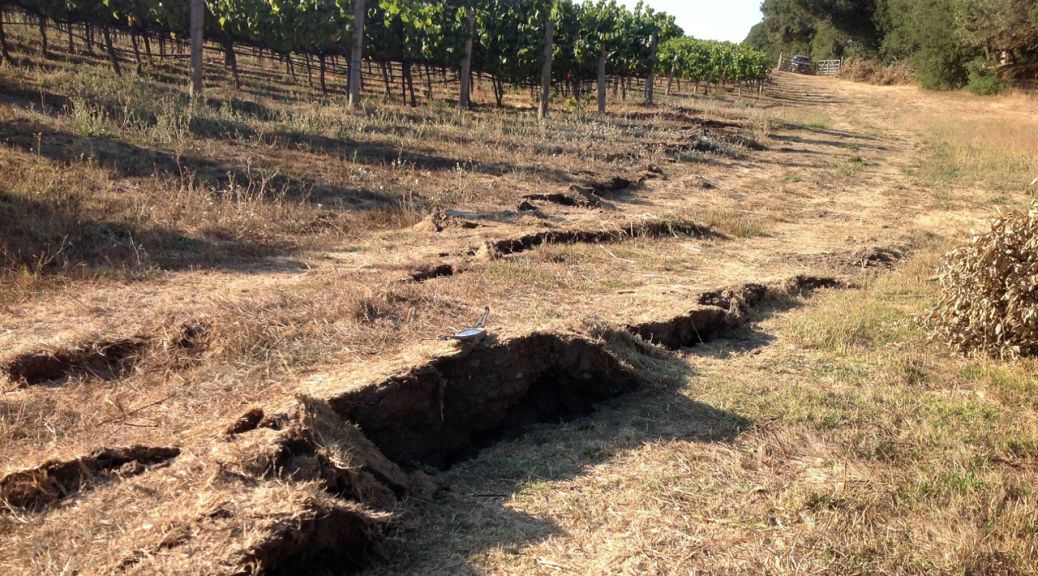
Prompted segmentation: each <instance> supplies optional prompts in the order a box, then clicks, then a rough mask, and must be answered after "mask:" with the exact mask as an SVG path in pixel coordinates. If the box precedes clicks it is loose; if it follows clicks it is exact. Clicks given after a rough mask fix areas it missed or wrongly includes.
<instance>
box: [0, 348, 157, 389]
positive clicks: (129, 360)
mask: <svg viewBox="0 0 1038 576" xmlns="http://www.w3.org/2000/svg"><path fill="white" fill-rule="evenodd" d="M146 345H147V341H146V340H144V339H142V338H125V339H121V340H105V341H101V342H92V343H89V344H85V345H82V346H77V347H75V348H69V349H65V350H58V351H56V352H45V351H41V352H30V353H27V354H23V355H21V356H17V357H15V358H14V359H12V360H11V361H10V362H8V363H7V365H6V366H5V367H4V371H5V372H6V373H7V377H8V378H9V379H10V380H11V381H13V382H17V383H21V384H27V385H36V384H44V383H46V382H52V381H60V380H64V379H67V378H69V377H72V376H77V375H86V374H92V375H94V376H97V377H99V378H102V379H106V380H108V379H112V378H118V377H119V376H120V375H122V374H124V373H125V372H126V371H128V370H129V369H131V368H132V367H133V364H134V363H135V362H136V360H137V359H138V357H139V355H140V353H141V351H143V349H144V347H145V346H146Z"/></svg>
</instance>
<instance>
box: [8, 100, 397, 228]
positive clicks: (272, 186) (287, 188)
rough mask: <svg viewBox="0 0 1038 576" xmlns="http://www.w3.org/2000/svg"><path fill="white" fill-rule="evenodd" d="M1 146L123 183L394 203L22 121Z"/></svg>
mask: <svg viewBox="0 0 1038 576" xmlns="http://www.w3.org/2000/svg"><path fill="white" fill-rule="evenodd" d="M223 128H228V127H226V126H215V127H214V126H212V125H201V124H199V125H196V126H195V129H197V130H203V129H223ZM228 129H229V128H228ZM0 143H2V144H6V145H7V146H11V147H15V148H19V149H21V150H23V151H25V152H30V153H33V154H39V155H42V156H44V157H46V158H49V159H51V160H54V161H56V162H62V163H66V164H71V163H73V162H80V161H82V160H83V159H86V158H90V159H93V160H94V161H95V162H96V163H97V164H98V165H100V166H102V167H104V168H107V169H109V170H112V171H113V172H115V173H117V174H118V175H119V176H121V177H124V178H135V177H136V178H144V177H149V176H154V175H167V176H172V177H175V178H180V177H186V176H190V177H191V178H193V179H194V180H195V181H196V182H199V183H202V184H205V185H207V186H209V187H212V188H217V189H219V188H226V187H227V186H228V185H229V184H231V183H234V184H235V185H237V186H240V187H243V188H248V187H251V186H254V185H257V184H258V183H263V184H264V185H265V186H266V188H267V189H268V190H276V191H277V190H282V191H284V192H285V193H286V197H287V198H289V199H292V200H299V201H301V200H307V199H309V200H314V201H320V202H326V203H328V205H329V206H336V207H339V208H341V209H345V210H363V209H369V208H371V207H373V206H375V207H378V206H389V205H393V204H394V203H395V201H396V200H395V198H394V197H392V196H391V195H389V194H387V193H382V192H375V191H373V190H369V189H366V188H346V187H340V186H330V185H326V184H320V183H318V182H316V181H313V180H309V179H301V178H295V177H292V176H286V175H283V174H270V173H264V172H263V171H260V170H257V169H255V168H252V167H251V166H248V167H241V166H233V165H230V164H226V163H222V162H218V161H214V160H209V159H205V158H200V157H197V156H193V155H190V154H174V153H172V152H166V151H163V150H156V149H153V148H146V147H143V146H138V145H136V144H132V143H129V142H126V141H124V140H121V139H119V138H114V137H111V136H103V135H97V136H83V135H78V134H72V133H69V132H64V131H61V130H56V129H54V128H51V127H50V126H45V125H43V124H39V123H36V122H32V121H29V120H25V119H14V120H7V121H2V122H0Z"/></svg>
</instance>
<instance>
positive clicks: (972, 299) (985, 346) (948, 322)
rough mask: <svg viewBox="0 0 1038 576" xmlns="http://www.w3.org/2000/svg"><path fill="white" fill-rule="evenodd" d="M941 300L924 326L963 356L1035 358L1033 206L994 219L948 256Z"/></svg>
mask: <svg viewBox="0 0 1038 576" xmlns="http://www.w3.org/2000/svg"><path fill="white" fill-rule="evenodd" d="M939 279H940V284H941V292H942V297H941V300H940V301H939V302H938V303H937V306H936V307H935V308H934V310H933V311H931V312H930V314H929V315H928V316H927V318H926V321H927V323H928V325H929V328H930V330H931V335H932V336H933V337H935V338H938V339H941V340H945V341H947V342H949V343H950V344H952V345H953V346H955V347H956V348H958V349H959V350H960V351H962V352H964V353H985V354H989V355H991V356H995V357H1001V358H1014V357H1019V356H1035V355H1038V204H1034V205H1032V207H1031V209H1030V210H1029V211H1028V212H1027V213H1013V214H1010V215H1008V216H1007V215H1002V214H999V216H998V217H997V218H995V219H994V220H992V222H991V231H990V232H988V233H985V234H980V235H977V236H975V237H974V238H973V240H972V242H970V244H969V245H968V246H964V247H962V248H958V249H956V250H954V251H952V252H950V253H949V254H948V256H947V257H946V258H945V261H944V263H943V265H942V266H941V269H940V274H939Z"/></svg>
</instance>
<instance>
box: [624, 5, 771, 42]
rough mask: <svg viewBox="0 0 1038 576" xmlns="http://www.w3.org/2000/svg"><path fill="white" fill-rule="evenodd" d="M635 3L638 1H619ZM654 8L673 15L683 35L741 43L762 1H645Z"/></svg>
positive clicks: (756, 17)
mask: <svg viewBox="0 0 1038 576" xmlns="http://www.w3.org/2000/svg"><path fill="white" fill-rule="evenodd" d="M620 2H621V3H622V4H626V5H628V6H634V5H635V4H637V3H638V0H620ZM645 3H646V4H648V5H650V6H652V7H653V8H654V9H656V10H659V11H662V12H666V13H668V14H671V15H673V16H674V17H676V18H677V20H678V26H681V28H682V29H683V30H684V31H685V34H689V35H691V36H695V37H696V38H702V39H704V40H728V41H731V42H742V41H743V40H745V39H746V35H747V34H749V32H750V28H752V27H753V25H754V24H756V23H757V22H760V20H761V18H762V16H761V13H760V3H761V0H645Z"/></svg>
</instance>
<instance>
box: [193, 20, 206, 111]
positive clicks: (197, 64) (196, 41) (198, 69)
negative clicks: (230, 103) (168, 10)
mask: <svg viewBox="0 0 1038 576" xmlns="http://www.w3.org/2000/svg"><path fill="white" fill-rule="evenodd" d="M204 28H205V0H191V98H201V97H202V90H203V84H202V31H203V30H204Z"/></svg>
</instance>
